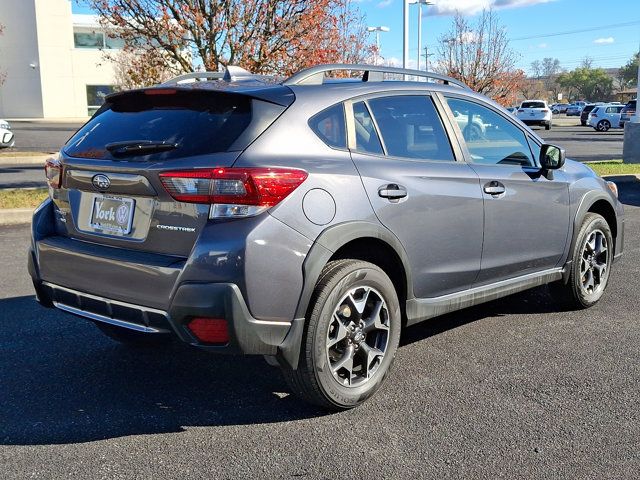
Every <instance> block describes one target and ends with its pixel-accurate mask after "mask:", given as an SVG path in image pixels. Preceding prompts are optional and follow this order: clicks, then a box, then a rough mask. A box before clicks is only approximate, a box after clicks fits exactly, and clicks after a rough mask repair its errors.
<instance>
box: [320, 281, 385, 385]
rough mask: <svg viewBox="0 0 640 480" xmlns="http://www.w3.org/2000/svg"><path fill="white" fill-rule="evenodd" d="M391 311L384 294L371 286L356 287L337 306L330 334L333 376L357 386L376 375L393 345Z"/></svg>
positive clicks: (341, 383) (327, 343)
mask: <svg viewBox="0 0 640 480" xmlns="http://www.w3.org/2000/svg"><path fill="white" fill-rule="evenodd" d="M389 322H390V316H389V310H388V307H387V303H386V301H385V300H384V298H383V296H382V295H381V294H380V292H378V291H377V290H376V289H374V288H372V287H367V286H360V287H355V288H353V289H351V290H349V292H348V293H347V294H346V295H345V296H344V297H343V298H342V299H341V300H340V301H339V302H338V304H337V305H336V307H335V309H334V311H333V315H332V319H331V322H330V323H329V328H328V330H327V337H326V354H327V360H328V362H329V366H330V369H331V373H332V374H333V378H334V379H335V380H336V381H337V382H338V383H340V385H343V386H346V387H357V386H360V385H362V384H364V383H365V382H368V381H369V380H371V378H373V377H374V376H375V374H376V372H377V371H378V369H379V368H380V365H381V364H382V361H383V359H384V357H385V354H386V353H387V347H388V345H389Z"/></svg>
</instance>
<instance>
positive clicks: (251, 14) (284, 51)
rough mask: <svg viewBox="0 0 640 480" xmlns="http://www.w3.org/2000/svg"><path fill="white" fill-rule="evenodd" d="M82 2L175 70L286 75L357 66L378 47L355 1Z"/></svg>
mask: <svg viewBox="0 0 640 480" xmlns="http://www.w3.org/2000/svg"><path fill="white" fill-rule="evenodd" d="M84 1H85V2H86V3H87V4H88V5H89V6H91V8H93V10H95V11H96V12H97V13H98V14H99V16H100V18H101V22H102V24H103V26H104V27H105V28H107V29H108V30H109V33H110V34H111V35H112V36H115V37H118V38H121V39H122V40H124V43H125V50H127V51H128V52H130V53H136V52H142V53H143V54H144V55H145V56H146V57H148V58H150V59H151V60H152V63H153V64H154V65H163V66H164V68H165V69H167V70H169V71H173V72H176V73H183V72H190V71H193V70H194V68H195V65H198V64H201V65H202V66H203V67H204V68H205V69H207V70H214V71H215V70H219V68H220V67H222V66H225V65H228V64H234V65H240V66H242V67H244V68H246V69H248V70H250V71H252V72H255V73H264V74H270V73H277V74H280V75H287V74H290V73H292V72H293V71H296V70H299V69H300V68H303V67H306V66H309V65H312V64H315V63H321V62H334V61H340V60H348V61H360V60H362V59H364V58H365V57H368V56H370V54H371V53H372V52H373V48H374V47H373V46H372V45H371V44H370V43H369V39H368V36H367V35H365V34H364V22H363V19H362V17H361V16H360V15H358V14H357V11H356V7H355V6H354V5H352V2H351V0H84ZM140 57H142V55H141V56H140ZM135 64H136V68H135V70H137V71H140V70H141V69H143V68H145V65H144V64H143V63H142V62H140V61H138V62H135ZM145 76H148V77H149V78H156V76H154V75H146V74H145Z"/></svg>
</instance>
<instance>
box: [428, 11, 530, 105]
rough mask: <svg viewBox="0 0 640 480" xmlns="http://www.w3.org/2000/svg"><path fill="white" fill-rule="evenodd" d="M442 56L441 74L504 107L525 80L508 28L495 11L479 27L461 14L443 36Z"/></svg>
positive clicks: (483, 14) (480, 18) (439, 62)
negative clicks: (489, 97) (518, 64)
mask: <svg viewBox="0 0 640 480" xmlns="http://www.w3.org/2000/svg"><path fill="white" fill-rule="evenodd" d="M438 53H439V59H438V65H439V70H440V71H442V72H443V73H445V74H447V75H450V76H452V77H454V78H457V79H459V80H462V81H463V82H465V83H466V84H467V85H469V86H470V87H471V88H472V89H473V90H476V91H478V92H480V93H483V94H485V95H488V96H491V97H493V98H494V99H495V100H497V101H499V102H501V103H503V104H508V103H510V102H511V101H512V97H513V96H514V92H518V91H519V90H520V86H521V85H522V82H523V81H524V79H525V76H524V72H523V71H522V70H519V69H517V68H516V62H517V59H518V57H517V55H516V54H515V52H514V51H513V50H511V48H510V47H509V40H508V38H507V34H506V31H505V28H504V27H502V26H501V25H500V24H499V23H498V19H497V17H496V16H495V15H494V14H493V12H492V11H491V10H485V11H483V12H482V14H481V15H480V17H479V19H478V21H477V22H476V23H475V24H470V23H469V21H468V20H467V19H466V18H465V17H463V16H462V15H461V14H459V13H458V14H457V15H456V16H455V18H454V21H453V27H452V29H451V30H450V31H449V32H448V33H446V34H445V35H442V36H441V37H440V39H439V46H438Z"/></svg>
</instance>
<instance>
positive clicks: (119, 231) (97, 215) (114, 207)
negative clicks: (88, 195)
mask: <svg viewBox="0 0 640 480" xmlns="http://www.w3.org/2000/svg"><path fill="white" fill-rule="evenodd" d="M135 205H136V202H135V200H134V199H133V198H128V197H120V196H116V195H94V196H93V200H92V208H91V214H90V216H89V226H90V227H91V229H92V230H93V231H95V232H98V233H104V234H107V235H115V236H119V237H124V236H127V235H129V234H130V233H131V225H132V224H133V215H134V212H135Z"/></svg>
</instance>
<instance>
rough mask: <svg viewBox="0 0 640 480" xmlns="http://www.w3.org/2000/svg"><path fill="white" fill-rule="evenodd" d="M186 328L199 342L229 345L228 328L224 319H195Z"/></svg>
mask: <svg viewBox="0 0 640 480" xmlns="http://www.w3.org/2000/svg"><path fill="white" fill-rule="evenodd" d="M187 327H189V330H191V333H193V334H194V335H195V336H196V337H197V338H198V340H200V341H201V342H204V343H213V344H217V345H226V344H227V343H229V328H228V326H227V321H226V320H225V319H224V318H209V317H197V318H194V319H193V320H191V321H190V322H189V323H188V325H187Z"/></svg>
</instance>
